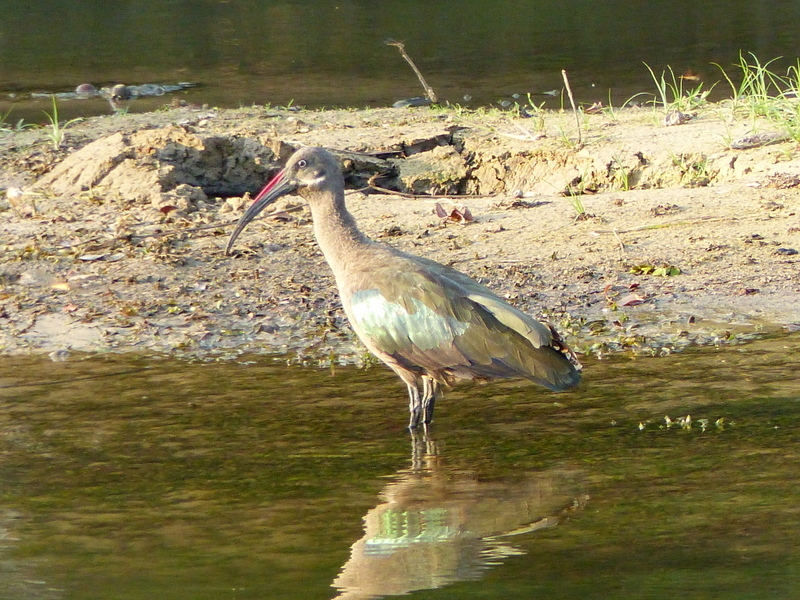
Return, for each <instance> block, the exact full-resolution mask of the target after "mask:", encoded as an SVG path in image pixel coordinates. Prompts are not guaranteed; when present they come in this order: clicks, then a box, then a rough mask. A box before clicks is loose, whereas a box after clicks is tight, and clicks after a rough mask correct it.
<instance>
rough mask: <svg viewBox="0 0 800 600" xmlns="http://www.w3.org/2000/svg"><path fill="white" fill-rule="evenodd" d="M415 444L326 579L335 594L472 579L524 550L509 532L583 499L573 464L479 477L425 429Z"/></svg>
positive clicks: (371, 593) (546, 520) (556, 516)
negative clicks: (453, 463)
mask: <svg viewBox="0 0 800 600" xmlns="http://www.w3.org/2000/svg"><path fill="white" fill-rule="evenodd" d="M414 444H415V446H414V451H413V453H412V454H413V456H412V464H413V465H416V466H415V467H412V468H410V469H403V470H401V471H399V472H398V473H397V475H396V476H395V479H394V481H393V482H392V483H390V484H389V485H387V486H386V487H385V488H384V489H383V491H382V492H381V495H380V503H379V504H378V505H377V506H376V507H375V508H373V509H371V510H369V511H368V512H367V514H366V515H365V516H364V535H363V536H362V537H361V539H359V540H358V541H356V542H355V543H354V544H353V545H352V546H351V548H350V558H349V559H348V561H347V562H346V563H345V564H344V566H343V567H342V570H341V572H340V573H339V575H338V576H337V577H336V579H335V580H334V582H333V584H332V586H333V587H334V588H336V589H337V590H339V596H338V597H337V598H339V599H345V598H347V599H349V600H367V599H370V598H380V597H383V596H393V595H403V594H408V593H410V592H412V591H414V590H423V589H435V588H440V587H444V586H446V585H449V584H452V583H455V582H457V581H474V580H476V579H479V578H481V577H482V576H483V575H484V574H485V572H486V571H487V570H488V569H489V568H491V567H494V566H497V565H498V564H499V563H500V562H501V561H503V560H504V559H505V558H507V557H509V556H514V555H519V554H523V553H524V551H523V550H521V549H520V548H519V547H517V546H515V545H512V544H511V543H509V541H508V540H509V536H512V535H517V534H523V533H530V532H534V531H537V530H539V529H544V528H548V527H553V526H555V525H557V524H558V522H559V521H560V520H561V517H562V516H564V514H565V513H566V512H570V511H573V510H575V509H576V508H581V507H582V505H583V504H584V503H585V497H584V496H583V495H582V494H581V493H580V490H581V487H582V479H583V477H582V475H581V474H580V473H578V472H575V471H568V470H564V469H553V470H549V471H543V472H537V473H529V474H527V475H523V476H521V477H520V476H515V478H514V481H513V482H504V481H482V480H481V479H480V478H478V477H475V476H472V475H470V474H466V473H464V472H463V471H457V470H455V469H452V470H450V469H447V468H446V467H445V466H444V464H443V463H444V461H443V459H442V457H441V456H440V455H438V454H437V453H436V448H435V445H434V444H433V443H432V442H431V441H430V439H428V438H427V436H426V438H425V439H424V440H420V439H418V438H417V437H416V436H415V439H414ZM423 465H424V466H423Z"/></svg>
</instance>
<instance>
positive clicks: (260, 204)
mask: <svg viewBox="0 0 800 600" xmlns="http://www.w3.org/2000/svg"><path fill="white" fill-rule="evenodd" d="M296 189H297V183H296V182H294V181H292V180H291V179H289V178H288V177H287V175H286V171H281V172H280V173H278V174H277V175H276V176H275V177H273V178H272V179H271V180H270V182H269V183H268V184H267V185H265V186H264V189H262V190H261V191H260V192H259V193H258V196H256V199H255V200H253V203H252V204H251V205H250V207H249V208H248V209H247V210H246V211H245V213H244V214H243V215H242V218H241V219H239V222H238V223H237V224H236V229H234V230H233V233H232V234H231V237H230V238H229V239H228V245H227V246H226V247H225V254H230V253H231V249H232V248H233V243H234V242H235V241H236V238H237V237H239V234H240V233H242V231H244V228H245V227H247V224H248V223H249V222H250V221H252V220H253V219H255V218H256V216H257V215H258V213H260V212H261V211H262V210H264V209H265V208H266V207H267V206H269V205H270V204H272V203H273V202H275V200H277V199H278V198H280V197H281V196H283V195H285V194H289V193H291V192H293V191H295V190H296Z"/></svg>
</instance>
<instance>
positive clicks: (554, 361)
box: [345, 257, 580, 390]
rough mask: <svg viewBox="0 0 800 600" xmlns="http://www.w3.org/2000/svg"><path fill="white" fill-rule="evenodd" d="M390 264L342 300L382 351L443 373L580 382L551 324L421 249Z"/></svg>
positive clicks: (558, 384) (560, 385)
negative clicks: (410, 257) (429, 258)
mask: <svg viewBox="0 0 800 600" xmlns="http://www.w3.org/2000/svg"><path fill="white" fill-rule="evenodd" d="M403 258H405V257H403ZM392 267H394V271H393V272H392V275H388V274H387V272H386V271H384V270H383V269H378V271H383V274H382V276H376V272H375V271H373V272H372V273H371V276H370V277H368V278H367V277H365V282H366V281H369V282H371V283H372V285H371V286H370V285H365V286H363V287H362V289H357V290H354V291H352V292H351V294H350V298H349V302H348V303H346V304H345V308H346V310H347V312H348V316H349V317H350V320H351V323H352V325H353V328H354V330H355V331H356V333H357V334H358V336H359V337H360V338H361V339H362V341H363V342H364V343H365V345H366V346H367V347H368V348H369V349H370V350H372V351H373V352H375V353H376V354H378V355H379V356H380V355H381V354H385V355H388V356H390V357H391V358H392V360H394V361H396V362H397V363H399V364H401V365H403V366H405V367H406V368H409V369H411V370H414V371H419V370H420V369H422V370H424V371H426V372H428V373H429V374H431V375H433V376H435V377H437V378H439V379H444V380H447V379H451V378H453V377H458V378H494V377H501V378H502V377H526V378H528V379H531V380H533V381H536V382H537V383H540V384H542V385H544V386H546V387H548V388H550V389H554V390H561V389H566V388H568V387H572V386H574V385H576V384H577V383H578V382H579V380H580V373H579V371H578V369H576V367H575V366H574V365H573V364H572V363H571V362H570V360H569V359H568V357H567V356H565V355H564V353H563V352H562V350H563V348H564V347H563V345H562V344H561V343H560V340H558V339H557V337H554V334H553V332H552V330H551V329H550V328H549V327H548V326H547V325H545V324H543V323H540V322H539V321H537V320H535V319H533V318H531V317H530V316H528V315H526V314H525V313H523V312H522V311H520V310H518V309H516V308H514V307H512V306H511V305H509V304H508V303H506V302H505V301H503V300H502V299H501V298H499V297H498V296H496V295H495V294H493V293H492V292H491V291H490V290H489V289H487V288H486V287H484V286H482V285H480V284H479V283H478V282H476V281H474V280H473V279H471V278H469V277H467V276H466V275H464V274H463V273H460V272H458V271H456V270H454V269H451V268H450V267H446V266H444V265H440V264H439V263H435V262H432V261H427V260H424V259H418V258H417V257H414V260H413V261H411V260H403V261H402V262H401V263H400V264H398V265H392ZM397 267H402V268H397ZM374 282H379V283H378V284H375V283H374Z"/></svg>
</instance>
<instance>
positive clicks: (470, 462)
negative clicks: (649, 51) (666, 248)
mask: <svg viewBox="0 0 800 600" xmlns="http://www.w3.org/2000/svg"><path fill="white" fill-rule="evenodd" d="M798 359H800V337H798V336H797V335H796V334H795V335H794V336H782V337H777V338H772V339H769V340H762V341H758V342H754V343H751V344H748V345H743V346H738V347H729V348H726V349H724V350H713V349H704V350H699V351H687V352H684V353H681V354H678V355H672V356H670V357H666V358H660V359H637V360H630V359H626V358H621V357H618V358H614V359H612V360H609V361H602V362H594V363H590V364H589V365H587V378H586V382H585V383H584V384H582V386H581V388H580V389H579V390H578V391H576V392H574V393H566V394H561V395H552V394H550V393H547V392H544V391H542V390H540V389H538V388H533V387H530V386H528V385H523V384H520V383H516V382H505V383H498V384H492V385H488V386H464V387H460V388H458V389H456V390H452V391H450V393H449V394H448V395H447V396H446V397H445V400H444V401H443V402H442V404H441V406H440V409H439V410H440V412H439V413H438V415H437V417H438V422H437V426H436V428H435V431H433V432H431V434H430V436H429V437H428V438H427V439H423V438H418V439H416V440H414V439H412V438H411V437H410V436H409V435H408V434H407V433H406V432H405V431H404V430H403V424H404V422H405V418H406V415H405V400H404V398H403V396H404V391H403V389H402V386H401V385H400V384H399V383H398V382H397V381H396V380H395V378H394V377H393V376H392V375H391V374H390V373H387V372H386V371H384V370H383V369H382V368H373V369H370V370H367V371H359V370H356V369H353V368H337V369H335V371H333V372H332V371H330V370H312V369H309V368H301V367H297V366H289V367H287V366H286V365H285V364H283V363H281V362H280V361H276V360H272V359H266V358H259V359H257V360H256V361H254V362H249V363H248V362H239V363H224V364H215V363H210V364H203V363H191V364H190V363H184V362H176V361H173V360H165V359H157V358H152V357H149V358H148V357H142V358H135V357H134V358H132V357H130V356H101V357H91V358H87V359H85V360H72V361H67V362H62V363H52V362H49V361H42V360H41V359H34V358H25V359H20V358H4V360H3V363H2V367H0V453H1V456H2V460H0V598H3V599H9V600H12V599H23V598H24V599H27V598H70V599H71V598H75V599H78V598H80V599H82V600H86V599H95V598H96V599H100V598H103V599H107V598H120V599H135V598H153V597H159V598H175V599H182V598H186V599H189V598H191V599H193V600H194V599H203V598H209V599H210V598H214V599H219V598H236V599H251V598H252V599H256V598H258V599H264V598H282V599H292V598H298V599H300V598H303V599H307V598H334V597H342V598H370V597H378V596H386V595H397V594H403V593H407V592H410V591H413V590H417V591H416V593H415V596H414V597H418V598H453V597H458V598H523V597H524V598H539V597H549V598H598V599H600V598H612V597H613V598H623V597H624V598H676V597H687V598H688V597H691V598H701V597H702V598H748V599H754V598H769V599H775V598H797V597H800V545H798V543H797V540H798V536H800V513H798V510H797V498H798V493H800V483H799V482H798V477H797V468H798V447H800V446H799V443H800V431H799V430H798V426H799V425H800V402H799V401H800V376H799V375H798V373H797V363H798ZM666 415H668V416H669V417H670V419H671V421H672V424H671V426H669V427H667V426H666V421H665V418H664V417H665V416H666ZM687 415H691V425H690V426H689V424H688V423H687ZM681 419H683V421H682V422H683V425H681V424H680V423H679V421H680V420H681Z"/></svg>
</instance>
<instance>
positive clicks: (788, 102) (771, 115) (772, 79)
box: [713, 52, 800, 141]
mask: <svg viewBox="0 0 800 600" xmlns="http://www.w3.org/2000/svg"><path fill="white" fill-rule="evenodd" d="M778 60H780V57H778V58H773V59H772V60H769V61H767V62H765V63H763V64H762V62H761V61H760V60H759V59H758V57H756V55H755V54H753V53H752V52H751V53H749V54H748V55H747V56H745V55H744V54H741V53H740V54H739V62H738V64H737V65H736V66H737V67H738V69H739V71H740V72H741V81H738V80H739V78H736V81H734V78H733V77H731V76H730V75H728V73H727V72H726V71H725V69H724V68H723V67H721V66H720V65H719V64H717V63H713V64H714V65H715V66H716V67H717V68H718V69H719V70H720V71H721V72H722V75H723V77H724V78H725V80H726V81H727V82H728V85H729V86H730V88H731V100H730V118H731V119H736V118H738V117H740V116H744V117H745V118H748V119H750V121H751V124H752V125H751V126H752V127H753V128H755V127H756V122H757V120H758V119H759V118H763V119H766V121H767V123H768V124H769V125H771V126H772V127H777V128H778V129H781V130H783V131H785V132H786V134H787V135H788V136H789V137H791V138H792V139H794V140H796V141H800V104H799V103H798V101H797V99H798V94H800V61H797V62H796V63H795V64H794V65H792V66H790V67H789V68H788V69H787V71H786V74H785V75H781V74H780V73H778V72H775V70H774V68H775V67H774V66H773V65H774V64H775V63H776V62H777V61H778ZM737 81H738V83H737Z"/></svg>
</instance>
